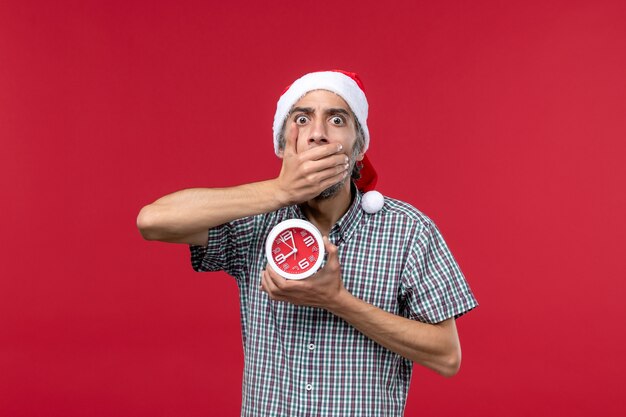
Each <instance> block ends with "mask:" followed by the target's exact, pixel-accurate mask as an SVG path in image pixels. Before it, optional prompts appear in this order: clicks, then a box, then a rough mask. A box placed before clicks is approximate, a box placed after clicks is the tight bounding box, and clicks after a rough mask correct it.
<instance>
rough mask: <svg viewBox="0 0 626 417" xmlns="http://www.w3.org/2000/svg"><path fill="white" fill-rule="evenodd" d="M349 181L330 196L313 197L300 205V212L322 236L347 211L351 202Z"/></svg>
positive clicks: (328, 231) (326, 233) (326, 234)
mask: <svg viewBox="0 0 626 417" xmlns="http://www.w3.org/2000/svg"><path fill="white" fill-rule="evenodd" d="M350 183H351V181H350V180H348V181H346V183H345V184H344V185H343V187H341V189H340V190H339V192H338V193H337V194H335V195H334V196H332V197H329V198H325V199H319V198H314V199H313V200H309V201H307V202H305V203H303V204H301V205H300V209H301V210H302V213H303V214H304V215H305V216H306V218H307V219H308V220H309V221H310V222H311V223H313V224H314V225H315V227H317V228H318V229H319V231H320V232H321V233H322V235H323V236H328V234H329V233H330V229H331V228H332V227H333V226H334V224H335V223H337V221H338V220H339V219H340V218H341V216H343V215H344V214H345V213H346V212H347V211H348V208H349V207H350V204H351V203H352V192H351V189H350Z"/></svg>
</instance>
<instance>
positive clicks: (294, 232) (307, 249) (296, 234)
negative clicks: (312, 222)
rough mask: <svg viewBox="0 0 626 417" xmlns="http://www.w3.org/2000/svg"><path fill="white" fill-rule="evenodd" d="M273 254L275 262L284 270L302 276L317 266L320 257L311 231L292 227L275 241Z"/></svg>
mask: <svg viewBox="0 0 626 417" xmlns="http://www.w3.org/2000/svg"><path fill="white" fill-rule="evenodd" d="M271 253H272V256H273V258H274V262H276V265H278V266H279V267H280V268H281V269H282V270H284V271H286V272H289V273H292V274H300V273H303V272H306V271H307V270H309V269H310V268H311V267H312V266H313V265H314V264H315V261H316V260H317V258H318V256H319V247H318V245H317V242H316V241H315V238H314V237H313V236H312V235H311V233H309V231H307V230H304V229H300V228H298V227H292V228H290V229H287V230H285V231H283V232H282V233H281V234H280V235H278V236H277V237H276V239H274V242H273V244H272V252H271Z"/></svg>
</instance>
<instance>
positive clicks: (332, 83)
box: [274, 70, 383, 213]
mask: <svg viewBox="0 0 626 417" xmlns="http://www.w3.org/2000/svg"><path fill="white" fill-rule="evenodd" d="M313 90H328V91H331V92H333V93H335V94H337V95H339V96H340V97H341V98H343V99H344V100H345V101H346V103H347V104H348V106H350V110H352V112H353V113H354V116H355V117H356V119H357V120H358V121H359V124H360V125H361V128H362V129H363V136H364V142H365V143H364V147H363V152H365V151H367V149H368V147H369V144H370V133H369V129H368V128H367V113H368V108H369V105H368V103H367V98H366V97H365V91H364V88H363V82H362V81H361V79H360V78H359V76H358V75H357V74H355V73H354V72H347V71H342V70H332V71H320V72H311V73H309V74H306V75H304V76H302V77H300V78H298V79H297V80H296V81H294V83H293V84H291V85H290V86H288V87H287V88H286V89H285V91H284V92H283V94H282V95H281V96H280V99H279V100H278V103H277V104H276V114H275V115H274V151H275V152H276V155H279V154H280V150H279V149H278V137H279V136H280V134H281V132H282V129H283V126H284V124H285V120H287V117H288V116H289V112H290V111H291V108H292V107H293V106H294V104H296V102H297V101H298V100H300V99H301V98H302V97H303V96H304V95H305V94H306V93H308V92H309V91H313ZM358 163H360V164H361V165H362V168H361V178H360V179H359V180H357V181H356V186H357V187H358V189H359V190H361V191H362V192H366V191H370V190H373V189H374V187H375V186H376V181H377V180H378V175H377V174H376V171H375V170H374V167H373V166H372V164H371V162H370V161H369V159H368V158H367V155H365V156H364V158H363V160H362V161H360V162H358ZM363 197H364V198H363V209H364V210H365V211H367V212H368V213H375V212H377V211H379V210H380V209H381V208H382V206H383V197H382V195H381V194H380V193H379V192H377V191H370V192H368V193H366V195H365V196H363ZM366 197H367V198H366ZM366 202H367V203H366Z"/></svg>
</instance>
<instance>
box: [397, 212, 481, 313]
mask: <svg viewBox="0 0 626 417" xmlns="http://www.w3.org/2000/svg"><path fill="white" fill-rule="evenodd" d="M400 296H401V300H402V304H403V305H404V306H403V307H404V313H405V316H406V317H408V318H410V319H413V320H418V321H421V322H425V323H439V322H442V321H444V320H447V319H449V318H452V317H454V318H458V317H460V316H462V315H463V314H465V313H467V312H468V311H470V310H471V309H473V308H474V307H476V306H478V303H477V301H476V299H475V298H474V295H473V294H472V291H471V290H470V288H469V285H468V284H467V282H466V281H465V277H464V276H463V273H462V272H461V270H460V268H459V266H458V265H457V263H456V261H455V260H454V257H453V256H452V253H450V250H449V249H448V246H447V245H446V242H445V241H444V240H443V236H441V233H440V232H439V230H438V229H437V227H436V226H435V224H434V223H432V222H430V221H428V222H426V223H425V224H423V227H422V228H421V230H420V231H419V232H417V234H416V239H415V240H414V241H413V244H412V247H411V252H410V254H409V257H408V261H407V267H406V268H405V269H404V273H403V276H402V281H401V288H400Z"/></svg>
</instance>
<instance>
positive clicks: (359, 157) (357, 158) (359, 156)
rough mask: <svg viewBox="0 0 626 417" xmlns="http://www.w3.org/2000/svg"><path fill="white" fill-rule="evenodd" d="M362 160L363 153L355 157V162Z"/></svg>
mask: <svg viewBox="0 0 626 417" xmlns="http://www.w3.org/2000/svg"><path fill="white" fill-rule="evenodd" d="M363 158H365V152H361V153H360V154H358V155H357V156H356V160H357V161H362V160H363Z"/></svg>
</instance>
